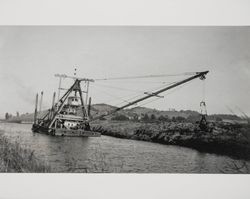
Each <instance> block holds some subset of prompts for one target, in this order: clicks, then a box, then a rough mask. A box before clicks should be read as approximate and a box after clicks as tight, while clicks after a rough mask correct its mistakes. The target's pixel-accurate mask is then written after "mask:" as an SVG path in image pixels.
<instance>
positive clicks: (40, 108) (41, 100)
mask: <svg viewBox="0 0 250 199" xmlns="http://www.w3.org/2000/svg"><path fill="white" fill-rule="evenodd" d="M42 104H43V91H42V92H41V98H40V106H39V112H41V111H42Z"/></svg>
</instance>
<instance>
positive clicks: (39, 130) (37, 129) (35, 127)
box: [32, 124, 101, 137]
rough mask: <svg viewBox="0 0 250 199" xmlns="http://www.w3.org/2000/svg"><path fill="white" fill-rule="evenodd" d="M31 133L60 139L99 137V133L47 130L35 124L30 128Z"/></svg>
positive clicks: (79, 130)
mask: <svg viewBox="0 0 250 199" xmlns="http://www.w3.org/2000/svg"><path fill="white" fill-rule="evenodd" d="M32 131H33V132H34V133H41V134H46V135H51V136H60V137H63V136H65V137H100V136H101V133H99V132H95V131H87V130H82V129H78V130H71V129H49V128H46V127H43V126H40V125H37V124H34V125H33V126H32Z"/></svg>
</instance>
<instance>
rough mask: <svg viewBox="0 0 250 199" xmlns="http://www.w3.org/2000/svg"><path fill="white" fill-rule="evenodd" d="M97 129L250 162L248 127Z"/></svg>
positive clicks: (115, 125) (106, 124) (130, 125)
mask: <svg viewBox="0 0 250 199" xmlns="http://www.w3.org/2000/svg"><path fill="white" fill-rule="evenodd" d="M92 127H93V130H95V131H98V132H101V133H102V134H103V135H108V136H113V137H117V138H125V139H134V140H142V141H148V142H155V143H161V144H167V145H178V146H185V147H189V148H193V149H196V150H198V151H201V152H207V153H215V154H221V155H228V156H232V157H234V158H239V159H245V160H250V127H249V126H248V125H227V124H219V123H218V124H214V125H213V126H212V128H211V130H210V131H202V130H201V129H200V128H199V126H198V125H197V124H193V123H177V122H168V123H158V124H157V123H139V122H128V121H124V122H120V121H98V123H93V124H92Z"/></svg>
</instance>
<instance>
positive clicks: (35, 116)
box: [34, 93, 38, 124]
mask: <svg viewBox="0 0 250 199" xmlns="http://www.w3.org/2000/svg"><path fill="white" fill-rule="evenodd" d="M37 105H38V93H37V94H36V102H35V113H34V124H36V123H37Z"/></svg>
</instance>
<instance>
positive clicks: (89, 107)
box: [88, 97, 91, 117]
mask: <svg viewBox="0 0 250 199" xmlns="http://www.w3.org/2000/svg"><path fill="white" fill-rule="evenodd" d="M90 109H91V97H90V98H89V104H88V116H89V117H90Z"/></svg>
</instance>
